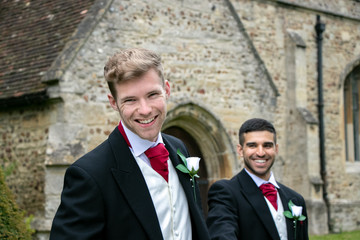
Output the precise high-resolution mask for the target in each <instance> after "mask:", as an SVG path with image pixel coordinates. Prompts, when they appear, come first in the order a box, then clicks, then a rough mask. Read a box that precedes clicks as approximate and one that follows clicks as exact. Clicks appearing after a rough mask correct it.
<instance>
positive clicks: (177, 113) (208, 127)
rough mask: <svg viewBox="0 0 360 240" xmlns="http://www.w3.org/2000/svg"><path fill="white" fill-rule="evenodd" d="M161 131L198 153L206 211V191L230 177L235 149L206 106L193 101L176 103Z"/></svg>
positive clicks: (234, 159) (190, 150)
mask: <svg viewBox="0 0 360 240" xmlns="http://www.w3.org/2000/svg"><path fill="white" fill-rule="evenodd" d="M162 131H163V132H164V133H168V134H170V135H173V136H176V137H178V138H180V139H181V140H182V141H183V142H184V143H185V144H186V145H187V147H188V150H189V152H190V154H191V155H192V156H199V157H201V158H202V160H203V161H200V168H202V169H200V170H199V171H200V172H199V176H200V179H199V180H200V181H199V186H200V191H201V199H202V205H203V210H204V213H205V215H206V214H207V190H208V187H209V186H210V185H211V184H212V183H213V182H214V181H216V180H219V179H222V178H230V177H232V175H233V169H234V165H235V164H237V157H236V152H235V148H234V146H233V144H232V142H231V140H230V138H229V136H228V135H227V133H226V131H225V128H224V127H223V126H222V124H221V122H220V121H219V120H218V119H216V118H215V117H214V115H213V114H211V113H210V112H209V111H207V110H206V109H204V108H202V107H200V106H198V105H196V104H193V103H185V104H182V105H178V106H177V107H175V108H173V109H171V110H170V111H169V112H168V115H167V118H166V121H165V123H164V125H163V130H162Z"/></svg>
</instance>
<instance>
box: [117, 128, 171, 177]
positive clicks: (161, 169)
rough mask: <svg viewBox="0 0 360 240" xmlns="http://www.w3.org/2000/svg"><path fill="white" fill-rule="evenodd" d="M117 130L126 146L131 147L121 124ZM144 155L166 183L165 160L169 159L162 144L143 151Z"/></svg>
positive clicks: (167, 171)
mask: <svg viewBox="0 0 360 240" xmlns="http://www.w3.org/2000/svg"><path fill="white" fill-rule="evenodd" d="M118 129H119V131H120V133H121V135H122V136H123V137H124V139H125V141H126V143H127V145H128V146H129V147H131V144H130V142H129V139H128V138H127V136H126V134H125V131H124V128H123V126H122V124H121V122H120V123H119V125H118ZM145 155H146V156H147V157H148V158H149V160H150V164H151V167H152V168H153V169H154V170H155V171H156V172H157V173H159V174H160V175H161V176H162V177H163V178H164V179H165V180H166V181H168V176H169V170H168V163H167V160H168V159H169V152H168V150H166V148H165V146H164V144H162V143H159V144H158V145H157V146H155V147H153V148H149V149H148V150H146V151H145Z"/></svg>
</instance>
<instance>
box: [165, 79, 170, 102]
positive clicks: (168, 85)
mask: <svg viewBox="0 0 360 240" xmlns="http://www.w3.org/2000/svg"><path fill="white" fill-rule="evenodd" d="M165 95H166V99H168V98H169V97H170V83H169V81H168V80H165Z"/></svg>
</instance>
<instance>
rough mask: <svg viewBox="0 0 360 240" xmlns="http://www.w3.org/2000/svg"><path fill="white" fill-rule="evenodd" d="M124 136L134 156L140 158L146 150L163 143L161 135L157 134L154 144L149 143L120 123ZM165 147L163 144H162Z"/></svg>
mask: <svg viewBox="0 0 360 240" xmlns="http://www.w3.org/2000/svg"><path fill="white" fill-rule="evenodd" d="M121 124H122V126H123V128H124V131H125V134H126V136H127V138H128V140H129V142H130V145H131V148H132V150H133V152H134V154H135V156H137V157H138V156H140V155H141V154H143V153H144V152H145V151H146V150H147V149H148V148H151V147H155V146H156V145H158V144H159V143H164V142H163V139H162V136H161V134H160V133H159V135H158V137H157V140H156V142H151V141H149V140H146V139H143V138H141V137H139V136H138V135H137V134H135V133H133V132H132V131H131V130H130V129H128V128H127V127H126V126H125V124H123V123H122V122H121ZM164 145H165V144H164Z"/></svg>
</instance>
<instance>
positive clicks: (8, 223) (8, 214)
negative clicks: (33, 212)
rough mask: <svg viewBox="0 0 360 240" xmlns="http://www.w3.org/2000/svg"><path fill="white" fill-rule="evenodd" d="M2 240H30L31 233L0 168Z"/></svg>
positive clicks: (0, 235) (0, 231)
mask: <svg viewBox="0 0 360 240" xmlns="http://www.w3.org/2000/svg"><path fill="white" fill-rule="evenodd" d="M0 239H4V240H15V239H16V240H18V239H21V240H23V239H24V240H30V239H31V232H30V231H29V230H28V229H27V227H26V224H25V221H24V212H23V211H21V210H20V209H19V208H18V206H17V205H16V203H15V199H14V196H13V195H12V192H11V191H10V189H9V188H8V187H7V185H6V183H5V179H4V175H3V171H2V168H1V166H0Z"/></svg>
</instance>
